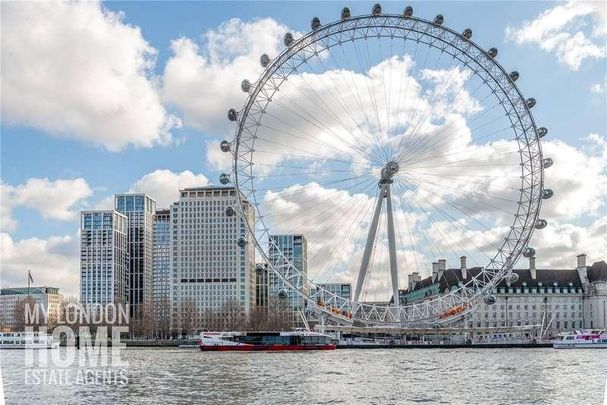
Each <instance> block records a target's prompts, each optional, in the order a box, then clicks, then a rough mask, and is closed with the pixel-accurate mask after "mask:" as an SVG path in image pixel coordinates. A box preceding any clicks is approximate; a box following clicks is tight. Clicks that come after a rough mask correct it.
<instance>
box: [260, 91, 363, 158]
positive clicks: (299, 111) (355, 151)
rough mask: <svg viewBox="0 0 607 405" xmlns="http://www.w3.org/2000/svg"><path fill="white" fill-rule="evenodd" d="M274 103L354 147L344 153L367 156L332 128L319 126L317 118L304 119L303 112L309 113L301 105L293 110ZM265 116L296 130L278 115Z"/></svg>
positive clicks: (306, 138)
mask: <svg viewBox="0 0 607 405" xmlns="http://www.w3.org/2000/svg"><path fill="white" fill-rule="evenodd" d="M274 103H275V104H276V105H278V106H280V107H283V108H285V109H288V110H289V112H290V113H292V114H294V115H296V116H299V117H300V118H301V119H302V120H304V121H305V122H307V123H308V124H310V125H312V126H314V127H316V128H318V129H319V130H321V131H322V130H323V127H324V129H325V130H326V131H327V132H328V133H330V134H331V135H333V136H335V137H336V138H337V139H339V140H340V141H342V142H343V143H344V144H346V145H349V146H351V147H352V150H350V151H347V152H346V151H343V153H346V154H350V153H355V154H359V155H360V156H361V157H364V156H365V155H364V151H363V150H362V149H360V147H357V146H355V145H354V144H352V143H350V142H349V141H347V140H344V139H343V138H342V137H340V136H339V135H337V134H336V133H335V132H334V131H333V130H332V129H331V128H329V127H328V126H326V125H325V124H323V123H320V125H319V124H317V122H320V121H318V120H317V119H316V118H314V117H312V119H308V118H306V117H304V116H303V115H301V112H306V113H307V111H306V110H305V109H304V108H303V107H301V106H299V105H296V108H295V109H292V108H289V107H287V106H285V105H284V104H281V103H280V102H278V101H274ZM294 104H295V103H294ZM265 114H267V115H268V116H270V117H271V118H273V119H276V120H277V121H280V122H282V123H283V124H285V125H287V126H289V127H292V128H295V126H293V125H292V124H288V123H287V122H286V121H284V120H282V119H281V118H279V117H278V116H276V115H274V114H271V113H269V112H266V113H265ZM308 114H309V113H308ZM310 116H311V115H310ZM300 131H301V130H300ZM314 138H315V137H314V136H309V134H308V136H307V137H304V138H302V139H305V140H306V142H310V141H312V142H314ZM261 139H265V138H261ZM330 146H331V147H332V148H336V147H335V146H333V145H330Z"/></svg>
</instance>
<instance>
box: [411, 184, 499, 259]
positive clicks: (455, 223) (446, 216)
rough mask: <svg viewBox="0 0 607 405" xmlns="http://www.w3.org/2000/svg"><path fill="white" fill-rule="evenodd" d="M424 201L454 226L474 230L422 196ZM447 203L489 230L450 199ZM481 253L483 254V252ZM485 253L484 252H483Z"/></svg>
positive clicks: (489, 229)
mask: <svg viewBox="0 0 607 405" xmlns="http://www.w3.org/2000/svg"><path fill="white" fill-rule="evenodd" d="M412 184H414V185H416V186H418V187H420V188H424V189H425V190H426V191H429V190H428V189H427V188H425V187H424V186H423V185H422V184H420V183H415V182H413V181H412ZM422 198H423V200H424V201H426V202H427V203H428V204H429V205H430V206H431V207H432V208H433V209H434V210H435V211H437V212H439V213H441V214H442V215H443V216H444V217H445V218H446V219H447V220H448V221H449V222H451V223H452V224H453V225H454V226H459V227H462V229H463V230H464V231H472V232H474V230H472V229H470V228H468V227H464V226H463V224H461V223H460V222H459V221H458V220H457V218H456V217H453V216H452V215H450V214H449V213H448V212H446V211H445V210H443V209H442V208H440V207H438V206H437V205H435V204H433V203H432V202H431V201H430V200H428V199H426V198H425V197H422ZM445 202H446V203H447V204H449V205H450V206H451V207H453V208H454V209H455V210H457V211H458V212H460V213H461V214H464V215H466V216H467V217H468V218H470V219H472V220H474V221H475V222H478V223H479V224H480V225H481V226H483V227H484V228H485V230H488V231H491V228H488V227H487V226H486V225H484V224H482V223H481V222H479V221H478V220H476V219H474V218H472V217H471V216H470V214H468V213H466V212H464V211H462V210H461V209H459V208H457V207H456V206H454V205H452V203H451V202H450V201H445ZM437 225H439V226H440V224H438V223H437ZM490 245H491V246H492V247H494V248H495V249H499V247H498V246H495V245H493V244H490ZM475 246H476V247H477V248H479V246H478V245H475ZM483 254H485V253H484V252H483ZM485 255H486V254H485ZM486 256H487V257H488V258H489V259H491V257H489V256H488V255H486Z"/></svg>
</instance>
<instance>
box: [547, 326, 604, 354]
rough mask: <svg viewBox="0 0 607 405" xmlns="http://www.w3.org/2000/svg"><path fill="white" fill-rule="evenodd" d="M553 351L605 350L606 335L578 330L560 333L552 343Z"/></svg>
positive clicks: (594, 331) (600, 331) (595, 331)
mask: <svg viewBox="0 0 607 405" xmlns="http://www.w3.org/2000/svg"><path fill="white" fill-rule="evenodd" d="M552 347H554V348H555V349H586V348H587V349H607V333H605V331H604V330H578V331H575V333H561V334H560V335H559V338H558V339H557V340H555V341H553V342H552Z"/></svg>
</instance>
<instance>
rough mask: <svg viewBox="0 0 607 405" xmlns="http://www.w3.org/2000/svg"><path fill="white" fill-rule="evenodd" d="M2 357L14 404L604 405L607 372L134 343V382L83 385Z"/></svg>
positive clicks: (451, 353) (527, 360)
mask: <svg viewBox="0 0 607 405" xmlns="http://www.w3.org/2000/svg"><path fill="white" fill-rule="evenodd" d="M59 350H60V351H65V350H66V349H64V348H60V349H59ZM63 354H65V353H63ZM0 356H1V362H2V363H1V365H2V377H3V382H4V394H5V397H6V403H7V404H16V403H53V404H54V403H64V404H66V403H86V402H90V403H151V402H156V403H158V404H164V403H189V402H197V403H226V404H248V403H258V404H285V403H332V404H335V403H341V404H358V403H361V404H363V403H364V404H367V403H370V404H395V403H415V402H430V403H438V402H442V403H482V404H493V403H495V404H501V403H559V404H561V403H562V404H600V403H602V401H603V395H604V394H605V383H606V377H607V350H603V351H601V350H554V349H451V350H449V349H405V350H403V349H400V350H399V349H391V350H354V349H350V350H337V351H328V352H326V351H325V352H305V353H297V352H288V353H263V352H259V353H201V352H199V351H197V350H195V349H165V348H162V349H161V348H158V349H148V348H146V349H139V348H131V349H127V350H125V351H123V352H122V355H121V358H122V360H123V361H126V362H128V366H127V367H125V368H124V372H125V374H124V375H125V377H126V378H127V379H128V382H127V383H126V384H121V383H120V381H119V383H118V384H109V385H107V384H106V385H103V384H94V383H90V382H89V383H88V384H84V385H83V384H75V383H74V378H75V376H76V375H77V372H78V366H77V365H74V366H71V367H70V368H68V371H67V372H66V374H69V376H70V377H69V378H71V381H69V382H68V383H67V384H65V383H64V384H60V383H58V382H56V381H50V382H49V381H46V383H42V381H40V384H33V383H32V378H31V374H30V376H29V377H28V378H29V380H28V381H27V382H28V383H27V384H26V373H28V372H29V373H31V367H27V366H25V364H26V359H25V357H24V356H25V353H24V351H16V350H15V351H11V350H8V351H7V350H5V351H2V352H0ZM28 369H30V371H27V370H28ZM66 374H63V376H65V375H66ZM55 377H56V375H55ZM42 379H43V378H41V380H42ZM63 382H64V381H63Z"/></svg>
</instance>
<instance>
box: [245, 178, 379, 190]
mask: <svg viewBox="0 0 607 405" xmlns="http://www.w3.org/2000/svg"><path fill="white" fill-rule="evenodd" d="M366 176H368V174H362V175H359V176H352V177H347V178H345V179H339V180H331V181H327V182H316V183H317V184H318V185H321V186H329V185H336V184H344V183H347V182H349V181H353V180H358V179H361V178H364V177H366ZM275 189H276V186H273V187H265V188H255V189H254V191H256V192H260V191H274V190H275Z"/></svg>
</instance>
